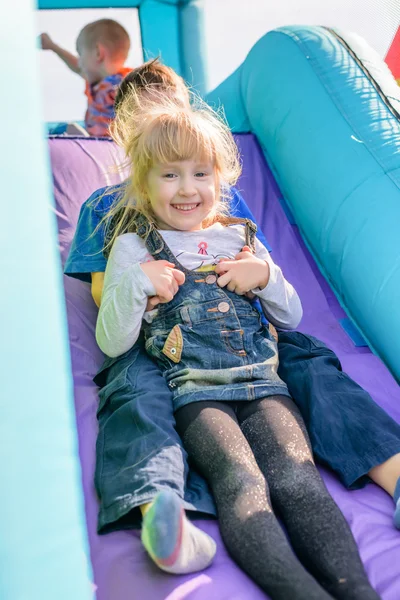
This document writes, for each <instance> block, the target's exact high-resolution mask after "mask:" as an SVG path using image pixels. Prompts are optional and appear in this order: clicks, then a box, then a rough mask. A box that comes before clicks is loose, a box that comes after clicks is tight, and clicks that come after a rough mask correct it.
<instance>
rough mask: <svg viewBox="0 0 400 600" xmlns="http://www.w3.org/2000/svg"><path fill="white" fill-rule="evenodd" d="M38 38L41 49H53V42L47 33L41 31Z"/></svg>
mask: <svg viewBox="0 0 400 600" xmlns="http://www.w3.org/2000/svg"><path fill="white" fill-rule="evenodd" d="M39 38H40V44H41V46H42V50H53V49H54V46H55V44H54V42H53V40H52V39H51V37H50V36H49V34H48V33H41V34H40V36H39Z"/></svg>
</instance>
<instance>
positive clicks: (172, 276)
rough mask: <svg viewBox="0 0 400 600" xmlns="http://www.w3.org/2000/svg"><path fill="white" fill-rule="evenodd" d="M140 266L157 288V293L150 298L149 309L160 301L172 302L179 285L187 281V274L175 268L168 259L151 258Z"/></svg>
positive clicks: (147, 308)
mask: <svg viewBox="0 0 400 600" xmlns="http://www.w3.org/2000/svg"><path fill="white" fill-rule="evenodd" d="M140 267H141V269H142V271H143V273H145V274H146V275H147V277H148V278H149V279H150V281H151V283H152V284H153V286H154V288H155V290H156V295H155V296H152V297H151V298H149V301H148V303H147V307H146V310H147V311H148V310H152V309H153V308H155V307H156V306H157V304H159V303H160V302H162V303H165V302H170V301H171V300H172V298H173V297H174V296H175V294H176V293H177V291H178V289H179V286H180V285H182V284H183V283H185V274H184V273H182V271H179V270H178V269H175V268H174V267H175V265H174V264H173V263H170V262H168V261H167V260H151V261H149V262H146V263H141V265H140Z"/></svg>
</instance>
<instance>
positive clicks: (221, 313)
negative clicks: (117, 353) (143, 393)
mask: <svg viewBox="0 0 400 600" xmlns="http://www.w3.org/2000/svg"><path fill="white" fill-rule="evenodd" d="M223 222H224V224H227V225H228V224H232V223H238V222H240V223H242V224H244V225H245V227H246V244H247V245H248V246H250V247H251V248H254V236H255V232H256V230H257V229H256V226H255V225H254V224H253V223H252V222H251V221H248V220H242V219H239V220H238V219H224V220H223ZM135 226H136V233H137V234H138V235H139V236H140V237H141V238H142V239H143V241H144V242H145V244H146V247H147V250H148V252H149V253H150V254H151V255H152V256H153V257H154V259H156V260H167V261H170V262H172V263H174V264H175V265H176V267H177V268H178V269H180V270H182V271H183V272H184V273H185V276H186V281H185V283H184V285H183V286H180V288H179V290H178V292H177V294H176V295H175V297H174V298H173V300H171V302H168V303H167V304H160V305H159V307H158V311H157V313H156V315H155V317H154V319H153V321H152V322H151V323H146V321H144V322H143V329H144V334H145V340H146V350H147V352H148V353H149V354H150V356H152V357H153V358H154V359H155V360H156V362H157V363H158V365H159V366H160V368H161V370H162V372H163V374H164V377H165V378H166V380H167V383H168V386H169V388H170V389H171V391H172V393H173V403H174V411H177V410H178V409H179V408H181V407H182V406H185V405H186V404H189V403H191V402H198V401H201V400H216V401H219V400H221V401H241V400H256V399H260V398H265V397H267V396H273V395H279V394H281V395H285V396H289V395H290V394H289V391H288V389H287V386H286V384H285V383H284V382H283V381H282V380H281V379H280V378H279V377H278V374H277V370H278V350H277V344H276V341H275V339H274V338H273V337H272V335H271V334H270V332H269V330H268V328H267V327H265V326H264V325H262V323H261V318H260V314H259V312H258V311H257V310H256V309H255V308H254V307H253V306H252V305H251V302H250V300H249V299H248V298H246V297H245V296H239V295H237V294H235V293H233V292H229V291H228V290H227V289H225V288H220V287H219V286H218V285H217V275H216V274H214V273H209V274H207V273H200V272H196V271H190V270H188V269H185V268H184V267H183V266H182V265H180V264H179V263H178V261H177V260H176V257H175V256H174V255H173V254H172V252H171V250H170V249H169V248H168V246H167V245H166V243H165V241H164V240H163V238H162V236H161V235H160V233H159V232H158V231H157V230H156V228H155V226H154V225H153V223H150V222H149V221H148V220H147V219H146V218H145V217H144V216H143V215H138V218H137V220H136V223H135Z"/></svg>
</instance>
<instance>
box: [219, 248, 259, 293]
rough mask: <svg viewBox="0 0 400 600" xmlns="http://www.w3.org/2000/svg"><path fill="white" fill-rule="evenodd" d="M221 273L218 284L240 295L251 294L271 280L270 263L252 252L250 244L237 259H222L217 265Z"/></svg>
mask: <svg viewBox="0 0 400 600" xmlns="http://www.w3.org/2000/svg"><path fill="white" fill-rule="evenodd" d="M215 272H216V273H218V274H219V275H220V277H219V278H218V285H219V286H220V287H225V286H226V287H227V288H228V290H229V291H230V292H235V293H236V294H238V295H239V296H244V295H245V294H246V295H249V296H250V294H249V292H250V293H251V290H253V289H255V288H260V289H263V288H265V287H266V285H267V284H268V281H269V265H268V263H267V262H265V260H262V259H261V258H257V257H256V256H254V254H252V252H251V250H250V248H249V247H248V246H244V248H243V249H242V251H241V252H239V254H237V255H236V256H235V260H222V261H221V262H220V263H218V265H217V266H216V267H215Z"/></svg>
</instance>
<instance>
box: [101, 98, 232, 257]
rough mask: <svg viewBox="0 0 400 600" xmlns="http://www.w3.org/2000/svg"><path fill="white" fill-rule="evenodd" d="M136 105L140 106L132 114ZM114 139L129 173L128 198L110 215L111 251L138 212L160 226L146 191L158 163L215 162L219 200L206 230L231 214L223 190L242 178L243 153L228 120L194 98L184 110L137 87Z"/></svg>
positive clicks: (124, 105)
mask: <svg viewBox="0 0 400 600" xmlns="http://www.w3.org/2000/svg"><path fill="white" fill-rule="evenodd" d="M131 94H133V95H134V96H135V97H134V99H133V100H132V98H131V97H130V95H131ZM132 106H133V107H136V110H135V111H133V112H132ZM115 132H117V135H116V136H115V135H113V134H115ZM111 134H112V135H113V137H114V139H115V141H116V142H117V143H118V144H119V145H121V146H122V147H123V148H124V150H125V155H126V157H127V163H128V165H129V168H130V174H129V177H128V180H127V185H126V188H125V191H124V194H123V195H122V197H121V198H120V200H119V201H118V202H117V203H116V204H114V206H113V207H112V208H111V210H110V212H109V213H108V215H107V217H108V218H109V219H110V221H109V222H113V226H112V234H111V235H107V240H108V242H107V245H106V246H109V247H111V245H112V244H113V242H114V241H115V239H116V237H118V235H120V234H121V233H123V232H126V231H134V230H135V223H134V221H135V213H136V212H140V213H142V214H144V215H145V216H146V217H147V218H148V219H149V220H150V221H152V222H154V221H155V215H154V214H153V212H152V209H151V205H150V202H149V197H148V192H147V178H148V174H149V171H150V169H151V168H152V166H153V165H154V164H155V163H170V162H175V161H182V160H193V159H194V160H199V161H201V162H203V161H205V162H209V161H210V162H212V164H213V167H214V170H215V173H216V176H217V195H218V197H217V202H216V207H215V211H214V213H213V214H211V215H210V218H209V219H207V223H206V225H209V224H211V223H212V222H214V221H215V219H216V218H217V217H218V215H225V214H226V213H227V212H228V207H227V205H226V202H224V191H225V190H226V189H227V186H228V185H234V184H235V183H236V181H237V178H238V177H239V175H240V172H241V166H240V161H239V154H238V149H237V146H236V144H235V141H234V139H233V136H232V134H231V132H230V130H229V127H228V125H227V124H226V122H225V120H224V118H223V116H221V115H218V114H217V113H216V112H214V111H213V110H212V109H211V108H210V107H209V106H208V105H207V104H205V103H204V102H203V101H202V100H200V98H198V97H196V98H194V101H192V105H189V104H188V105H182V103H180V102H178V103H177V102H176V101H175V99H174V98H173V97H169V96H168V95H166V94H164V93H162V92H160V91H158V90H157V89H153V90H152V91H151V93H149V94H146V95H138V93H137V92H136V90H134V89H133V88H132V89H131V90H130V91H129V93H127V95H126V96H125V98H124V99H123V100H122V102H121V104H120V106H119V108H118V111H117V114H116V118H115V121H114V122H113V123H112V126H111ZM116 215H118V216H116ZM113 217H116V218H113ZM116 220H117V222H116ZM105 250H106V251H107V247H106V248H105Z"/></svg>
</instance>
